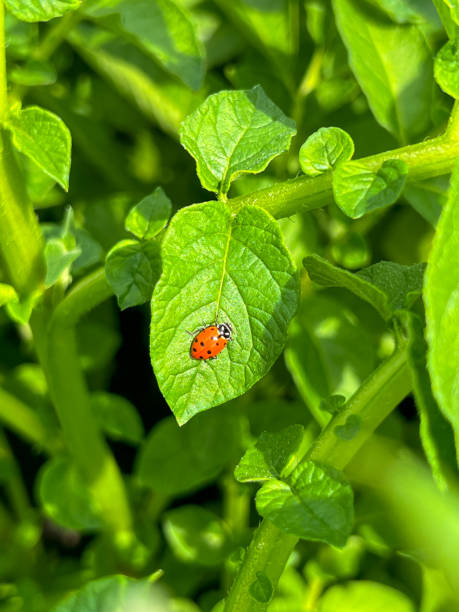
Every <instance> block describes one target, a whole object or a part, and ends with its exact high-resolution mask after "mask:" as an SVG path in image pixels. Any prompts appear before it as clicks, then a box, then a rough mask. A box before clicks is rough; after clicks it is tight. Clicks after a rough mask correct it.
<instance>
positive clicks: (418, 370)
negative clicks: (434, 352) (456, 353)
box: [401, 311, 456, 489]
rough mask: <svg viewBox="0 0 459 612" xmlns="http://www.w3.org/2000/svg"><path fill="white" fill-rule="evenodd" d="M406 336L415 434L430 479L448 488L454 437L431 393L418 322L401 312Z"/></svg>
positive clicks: (452, 467)
mask: <svg viewBox="0 0 459 612" xmlns="http://www.w3.org/2000/svg"><path fill="white" fill-rule="evenodd" d="M401 315H402V321H403V323H404V325H405V327H406V330H407V333H408V365H409V367H410V371H411V377H412V380H413V392H414V397H415V400H416V406H417V408H418V410H419V415H420V421H421V422H420V426H419V433H420V436H421V442H422V446H423V448H424V452H425V454H426V457H427V460H428V462H429V464H430V467H431V469H432V473H433V476H434V478H435V480H436V482H437V484H438V486H439V487H440V488H441V489H446V488H447V486H448V473H451V474H453V473H454V472H455V470H456V452H455V448H454V434H453V430H452V428H451V425H450V423H449V422H448V421H447V420H446V419H445V417H444V416H443V414H442V413H441V412H440V409H439V407H438V404H437V402H436V401H435V398H434V396H433V394H432V389H431V386H430V379H429V374H428V372H427V358H426V354H427V343H426V341H425V339H424V330H423V326H422V321H421V319H420V318H419V317H418V316H416V315H415V314H413V313H411V312H406V311H404V312H402V313H401Z"/></svg>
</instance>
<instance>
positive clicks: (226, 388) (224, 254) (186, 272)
mask: <svg viewBox="0 0 459 612" xmlns="http://www.w3.org/2000/svg"><path fill="white" fill-rule="evenodd" d="M162 264H163V273H162V275H161V278H160V280H159V282H158V284H157V285H156V287H155V290H154V293H153V299H152V302H151V311H152V325H151V345H150V347H151V360H152V365H153V369H154V371H155V374H156V378H157V380H158V384H159V387H160V389H161V391H162V393H163V395H164V396H165V398H166V400H167V402H168V404H169V406H170V407H171V409H172V411H173V412H174V414H175V416H176V418H177V421H178V422H179V423H180V424H183V423H186V421H188V420H189V419H190V418H191V417H192V416H194V415H195V414H197V413H198V412H201V411H203V410H207V409H209V408H212V407H213V406H217V405H218V404H221V403H223V402H226V401H228V400H230V399H232V398H234V397H237V396H238V395H241V394H242V393H244V392H245V391H246V390H247V389H249V388H250V387H251V386H252V385H253V384H254V383H255V382H256V381H257V380H259V379H260V378H261V377H262V376H264V375H265V374H266V373H267V372H268V371H269V369H270V368H271V366H272V365H273V363H274V361H275V360H276V359H277V357H278V356H279V354H280V352H281V351H282V349H283V347H284V344H285V340H286V332H287V326H288V324H289V321H290V319H291V318H292V316H293V315H294V313H295V311H296V307H297V302H298V278H297V275H296V273H295V269H294V266H293V264H292V261H291V259H290V256H289V254H288V251H287V249H286V247H285V245H284V243H283V240H282V236H281V233H280V230H279V226H278V224H277V223H276V221H275V220H274V219H273V218H272V217H271V216H270V215H269V214H268V213H266V212H265V211H263V210H262V209H260V208H257V207H255V206H250V207H246V208H243V209H242V210H241V211H240V212H239V213H238V214H237V215H236V216H235V217H234V218H233V217H231V213H230V209H229V208H228V207H227V205H226V204H223V203H221V202H206V203H204V204H196V205H194V206H189V207H187V208H185V209H182V210H181V211H179V212H178V213H177V214H176V215H175V216H174V218H173V219H172V221H171V223H170V225H169V228H168V230H167V233H166V235H165V238H164V241H163V245H162ZM216 318H218V321H219V322H229V323H230V324H231V325H232V327H233V332H234V334H233V340H232V341H230V342H228V345H227V348H225V350H224V351H222V352H221V353H220V355H218V358H217V359H216V360H208V361H206V360H204V361H199V360H194V359H192V358H191V357H190V344H191V338H190V336H189V335H188V334H187V330H189V331H193V330H195V329H196V328H198V327H199V326H200V325H201V324H202V322H206V323H211V322H214V321H215V320H216Z"/></svg>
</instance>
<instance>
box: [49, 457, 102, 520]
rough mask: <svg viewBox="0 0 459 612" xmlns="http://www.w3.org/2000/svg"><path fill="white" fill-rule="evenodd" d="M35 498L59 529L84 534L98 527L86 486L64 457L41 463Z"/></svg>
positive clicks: (95, 510)
mask: <svg viewBox="0 0 459 612" xmlns="http://www.w3.org/2000/svg"><path fill="white" fill-rule="evenodd" d="M38 497H39V500H40V503H41V505H42V507H43V510H44V511H45V513H46V514H47V515H48V516H49V517H50V518H51V519H52V520H53V521H56V523H58V524H59V525H62V526H63V527H67V528H69V529H77V530H84V531H94V530H97V529H99V528H100V527H101V521H100V519H99V517H98V514H97V508H96V507H94V504H93V501H92V498H91V497H90V494H89V491H88V487H87V485H86V483H85V482H84V481H83V479H82V478H81V476H80V474H79V472H78V471H77V469H76V467H75V466H74V464H73V463H72V461H71V460H70V459H69V458H67V457H55V458H53V459H50V460H49V461H48V462H47V463H45V465H44V466H43V468H42V470H41V472H40V475H39V481H38Z"/></svg>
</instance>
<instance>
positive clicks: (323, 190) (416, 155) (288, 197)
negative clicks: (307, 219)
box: [228, 104, 459, 219]
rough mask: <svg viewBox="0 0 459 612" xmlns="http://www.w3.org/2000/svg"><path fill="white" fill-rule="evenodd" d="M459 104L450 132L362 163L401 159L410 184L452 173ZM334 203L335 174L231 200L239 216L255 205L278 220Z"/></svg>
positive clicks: (458, 148) (458, 152)
mask: <svg viewBox="0 0 459 612" xmlns="http://www.w3.org/2000/svg"><path fill="white" fill-rule="evenodd" d="M456 107H457V104H456V106H455V110H454V112H453V115H452V118H451V120H450V124H449V126H448V129H447V131H446V133H445V134H444V135H442V136H439V137H437V138H432V139H431V140H426V141H424V142H420V143H417V144H414V145H408V146H406V147H400V148H399V149H394V150H392V151H385V152H384V153H377V154H376V155H370V156H369V157H363V158H362V159H360V160H358V161H359V162H361V163H362V164H365V165H366V166H367V167H368V169H369V170H377V169H379V168H380V166H381V164H382V163H383V162H384V161H386V160H388V159H400V160H403V161H405V162H406V163H407V165H408V176H407V181H408V182H412V181H421V180H423V179H428V178H433V177H436V176H441V175H442V174H447V173H448V172H451V170H452V169H453V167H454V164H455V162H456V159H457V157H458V156H459V128H458V125H457V124H458V120H457V115H458V111H457V108H456ZM332 201H333V191H332V174H331V172H327V173H325V174H321V175H320V176H318V177H314V178H310V177H307V176H301V177H298V178H296V179H292V180H290V181H286V182H283V183H278V184H274V185H272V186H271V187H267V188H266V189H260V190H259V191H254V192H252V193H250V194H248V195H244V196H239V197H237V198H231V199H229V200H228V204H229V206H230V207H231V208H232V209H233V211H234V212H235V213H237V212H238V211H239V210H240V209H241V208H242V207H243V206H246V205H250V204H254V205H257V206H260V207H261V208H264V209H265V210H267V211H268V212H269V213H271V214H272V215H273V216H274V217H276V218H278V219H279V218H282V217H289V216H290V215H293V214H295V213H298V212H303V211H307V210H313V209H315V208H321V207H322V206H326V205H327V204H330V203H331V202H332Z"/></svg>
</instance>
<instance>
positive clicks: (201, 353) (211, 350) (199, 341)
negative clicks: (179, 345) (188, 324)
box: [190, 323, 233, 359]
mask: <svg viewBox="0 0 459 612" xmlns="http://www.w3.org/2000/svg"><path fill="white" fill-rule="evenodd" d="M232 331H233V328H232V327H231V325H230V324H229V323H220V324H218V325H217V324H215V325H208V326H206V327H202V328H201V329H199V330H197V332H195V333H197V335H196V336H195V338H194V339H193V342H192V343H191V347H190V356H191V357H192V358H193V359H216V357H217V355H218V354H219V353H221V352H222V350H223V349H224V348H225V346H226V345H227V344H228V342H229V341H230V340H231V339H232V338H231V334H232ZM193 335H194V334H193Z"/></svg>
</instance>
